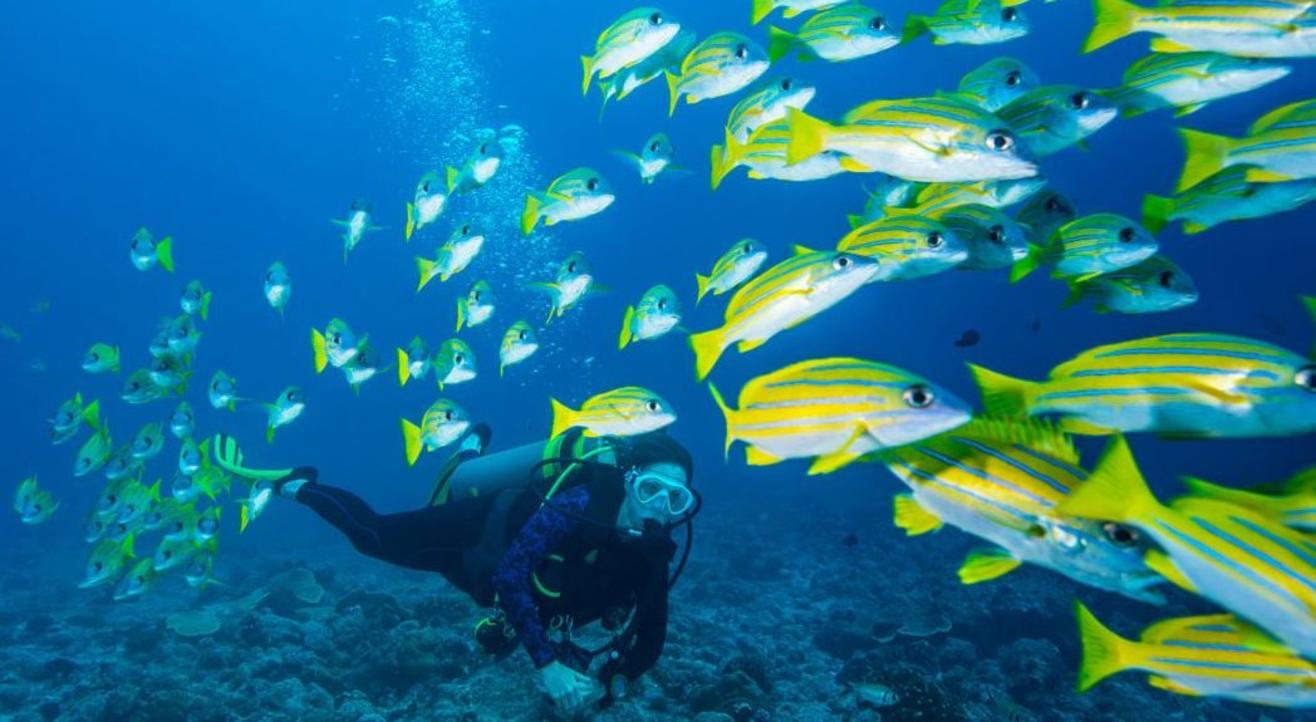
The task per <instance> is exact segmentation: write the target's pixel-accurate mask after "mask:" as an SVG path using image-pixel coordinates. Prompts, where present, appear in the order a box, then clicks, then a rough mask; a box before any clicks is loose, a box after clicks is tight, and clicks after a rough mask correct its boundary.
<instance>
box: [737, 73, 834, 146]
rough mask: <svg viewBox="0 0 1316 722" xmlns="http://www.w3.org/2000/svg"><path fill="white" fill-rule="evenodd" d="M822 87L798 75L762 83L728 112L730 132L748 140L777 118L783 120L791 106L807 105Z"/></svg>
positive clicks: (740, 138)
mask: <svg viewBox="0 0 1316 722" xmlns="http://www.w3.org/2000/svg"><path fill="white" fill-rule="evenodd" d="M817 92H818V89H817V88H816V87H814V86H812V85H808V84H806V83H802V82H800V81H799V80H798V79H796V78H777V79H775V80H773V81H771V82H763V83H760V84H759V86H758V88H757V89H756V90H752V91H750V93H749V94H748V95H746V96H745V97H744V98H741V99H740V101H739V102H737V103H736V104H735V106H733V107H732V108H731V113H730V114H728V115H727V132H729V133H731V135H733V136H735V138H736V140H738V141H740V142H741V143H744V142H745V141H747V140H749V136H750V134H752V133H753V132H754V131H756V130H758V129H759V128H760V127H762V126H765V125H767V124H768V123H771V122H772V121H774V120H783V119H785V117H786V109H787V108H801V109H802V108H804V107H805V106H806V105H808V104H809V102H810V101H812V100H813V96H814V94H815V93H817Z"/></svg>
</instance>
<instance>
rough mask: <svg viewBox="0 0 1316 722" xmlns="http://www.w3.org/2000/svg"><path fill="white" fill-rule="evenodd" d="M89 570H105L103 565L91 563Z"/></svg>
mask: <svg viewBox="0 0 1316 722" xmlns="http://www.w3.org/2000/svg"><path fill="white" fill-rule="evenodd" d="M91 568H92V569H95V570H96V571H98V572H99V571H100V570H102V569H104V568H105V565H104V564H101V563H100V562H92V565H91Z"/></svg>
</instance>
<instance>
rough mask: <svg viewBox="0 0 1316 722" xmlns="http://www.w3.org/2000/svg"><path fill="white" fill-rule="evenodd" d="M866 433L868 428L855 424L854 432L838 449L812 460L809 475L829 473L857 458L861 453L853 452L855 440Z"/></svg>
mask: <svg viewBox="0 0 1316 722" xmlns="http://www.w3.org/2000/svg"><path fill="white" fill-rule="evenodd" d="M867 435H868V429H867V428H866V427H864V426H863V425H859V426H856V427H855V430H854V432H853V433H851V434H850V438H848V439H846V440H845V443H844V444H842V445H841V447H840V448H839V449H837V450H836V451H833V452H832V453H830V454H824V455H822V456H819V457H817V458H815V459H814V460H813V464H811V465H810V466H809V476H816V475H818V474H830V473H832V472H833V471H836V470H837V469H840V468H841V467H843V466H846V465H847V464H849V463H851V462H853V461H854V460H855V459H858V458H859V457H860V456H861V455H862V454H857V453H855V451H854V446H855V442H857V441H859V440H860V439H862V438H863V437H865V436H867Z"/></svg>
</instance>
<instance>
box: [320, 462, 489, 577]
mask: <svg viewBox="0 0 1316 722" xmlns="http://www.w3.org/2000/svg"><path fill="white" fill-rule="evenodd" d="M295 498H296V499H297V501H299V502H301V503H302V504H303V505H305V506H307V507H309V508H310V509H311V510H312V511H314V512H315V513H317V514H319V515H320V517H321V518H323V519H324V520H325V521H327V522H329V523H330V524H332V525H333V526H334V527H336V528H337V529H338V530H339V531H341V532H343V534H344V535H346V536H347V538H348V540H349V541H351V542H352V546H353V547H355V548H356V550H357V551H359V552H361V553H362V554H365V555H366V556H368V557H373V558H375V559H379V560H382V561H386V562H389V563H390V564H396V565H398V566H402V567H407V568H409V569H420V570H422V571H432V572H440V573H444V574H447V573H449V572H450V571H452V570H453V569H454V568H455V567H456V565H457V564H459V563H460V560H461V551H462V547H463V546H465V545H466V539H467V538H469V537H471V536H472V535H474V534H476V533H478V530H479V528H480V523H481V521H482V513H483V511H484V508H485V506H486V505H485V504H483V503H476V504H467V503H464V502H463V503H451V504H443V505H441V506H432V507H426V508H424V509H417V510H415V511H406V512H401V513H397V514H380V513H378V512H376V511H375V510H374V509H372V508H371V507H370V505H369V504H367V503H366V502H365V501H364V500H362V499H361V497H359V496H357V495H356V494H353V493H352V492H350V491H347V490H345V489H339V488H337V487H334V486H329V485H327V484H321V483H319V482H317V481H306V482H305V483H303V484H301V485H300V487H299V488H297V490H296V496H295ZM472 501H475V500H472Z"/></svg>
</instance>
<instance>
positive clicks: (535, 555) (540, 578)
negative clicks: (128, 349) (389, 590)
mask: <svg viewBox="0 0 1316 722" xmlns="http://www.w3.org/2000/svg"><path fill="white" fill-rule="evenodd" d="M601 468H602V467H593V468H592V469H591V470H589V471H585V472H579V475H580V476H583V477H585V478H583V479H576V480H575V481H574V482H573V484H572V485H571V486H570V487H569V488H567V489H565V490H563V491H562V492H560V493H559V494H556V495H554V497H553V498H552V499H550V500H549V501H548V503H547V504H543V502H542V500H541V498H540V497H539V496H538V495H537V494H535V493H534V492H532V491H529V490H527V489H523V488H522V489H508V490H504V491H501V492H498V493H496V494H491V495H489V496H484V497H476V498H470V499H462V500H458V501H449V502H447V503H444V504H439V505H437V506H429V507H426V508H423V509H417V510H415V511H406V512H400V513H396V514H380V513H378V512H376V511H375V510H374V509H372V508H371V507H370V505H369V504H367V503H366V502H365V501H363V500H362V499H361V498H360V497H358V496H356V495H355V494H353V493H351V492H349V491H346V490H343V489H339V488H336V487H332V486H328V485H326V484H321V483H319V482H318V481H316V480H311V481H309V482H307V483H306V484H304V485H302V487H301V488H300V489H299V490H298V492H297V500H298V501H299V502H301V503H302V504H304V505H306V506H307V507H310V508H311V509H312V510H314V511H315V512H316V513H317V514H319V515H320V516H321V517H323V518H324V519H325V520H326V521H328V522H329V523H330V524H332V525H334V526H335V527H337V528H338V529H339V530H340V531H342V532H343V533H344V534H345V535H346V536H347V538H348V539H349V540H350V541H351V542H352V545H353V546H354V547H356V549H357V550H358V551H360V552H361V553H362V554H365V555H367V556H370V557H374V558H376V559H380V560H383V561H386V562H389V563H392V564H396V565H398V566H402V567H407V568H410V569H419V570H423V571H432V572H438V573H440V574H442V575H443V576H444V577H445V578H446V579H447V580H448V581H449V582H451V583H452V584H453V585H454V586H456V587H458V588H459V589H462V590H463V591H465V592H467V593H468V594H470V595H471V597H472V598H473V599H474V600H475V601H476V602H477V603H479V604H480V605H482V606H493V605H495V604H496V605H497V606H498V607H499V608H501V609H502V610H503V611H504V612H505V614H506V615H507V620H508V622H509V623H510V624H511V626H512V628H513V629H514V630H515V633H516V635H517V639H519V641H520V642H521V643H522V644H523V646H524V647H525V649H526V651H527V653H528V654H529V655H530V658H531V660H532V661H533V662H534V664H535V666H536V667H543V666H545V665H547V664H549V663H551V662H553V661H555V660H556V661H561V662H563V663H564V664H569V665H570V666H572V667H574V668H576V669H578V670H581V671H584V669H585V668H586V667H588V664H589V657H588V655H586V654H584V650H582V649H581V648H579V647H576V646H575V645H572V644H570V643H562V642H556V643H555V642H552V641H550V640H549V637H548V632H547V630H548V629H549V627H550V626H553V625H555V624H560V623H561V622H562V621H563V620H570V623H571V624H572V625H574V626H583V625H586V624H590V623H592V622H594V621H600V620H601V621H603V622H604V623H605V626H610V627H611V628H613V629H614V630H618V629H619V628H620V625H619V622H620V621H622V620H624V619H625V617H626V612H628V611H630V610H634V612H633V613H634V617H633V620H632V622H631V623H630V624H629V626H628V630H629V632H630V633H628V634H623V635H621V636H620V637H619V640H620V647H621V648H620V649H618V650H617V651H618V653H619V654H618V656H617V657H616V658H615V659H614V660H612V661H610V662H609V663H608V664H607V665H605V667H604V669H603V670H602V673H601V676H602V677H603V679H604V680H605V681H607V680H611V679H612V678H613V676H614V675H617V674H621V675H624V676H625V677H626V678H627V679H628V680H630V679H635V678H637V677H639V676H640V675H641V674H643V673H644V672H645V671H647V670H648V669H649V668H651V667H652V666H653V665H654V664H655V663H656V662H657V660H658V657H659V656H660V655H661V653H662V649H663V644H664V642H665V641H666V636H667V592H668V577H667V575H668V567H669V564H670V562H671V559H672V556H673V552H674V551H675V544H673V542H672V541H671V539H670V538H669V537H668V535H667V534H665V533H664V534H649V535H645V536H644V537H642V538H638V539H623V538H622V537H621V536H620V534H619V533H618V532H617V531H616V529H615V525H616V519H617V514H618V511H619V509H620V505H621V503H622V500H623V499H622V495H623V493H624V492H623V491H622V483H621V472H620V471H617V470H608V471H601V470H600V469H601ZM586 520H592V521H586Z"/></svg>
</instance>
